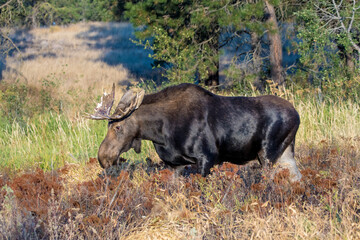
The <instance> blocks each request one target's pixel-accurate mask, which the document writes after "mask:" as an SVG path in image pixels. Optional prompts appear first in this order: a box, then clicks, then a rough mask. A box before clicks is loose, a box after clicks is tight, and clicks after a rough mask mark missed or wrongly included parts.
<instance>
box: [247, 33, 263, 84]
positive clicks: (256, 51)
mask: <svg viewBox="0 0 360 240" xmlns="http://www.w3.org/2000/svg"><path fill="white" fill-rule="evenodd" d="M250 36H251V52H252V66H251V72H252V73H253V74H254V75H255V79H254V82H253V84H254V86H255V87H256V88H257V89H260V90H262V89H263V84H262V82H261V81H260V72H261V58H260V51H261V44H259V41H260V39H259V35H258V34H257V33H256V32H255V31H253V32H251V33H250Z"/></svg>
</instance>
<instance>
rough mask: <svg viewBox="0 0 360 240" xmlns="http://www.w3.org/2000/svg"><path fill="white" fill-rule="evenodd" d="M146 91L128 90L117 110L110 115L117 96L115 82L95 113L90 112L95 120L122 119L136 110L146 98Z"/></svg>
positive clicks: (102, 98) (90, 115) (91, 117)
mask: <svg viewBox="0 0 360 240" xmlns="http://www.w3.org/2000/svg"><path fill="white" fill-rule="evenodd" d="M144 95H145V91H144V90H142V91H141V92H138V93H134V92H133V91H132V90H129V91H127V92H126V93H125V94H124V95H123V96H122V98H121V100H120V102H119V104H118V106H117V107H116V109H115V112H114V113H113V114H112V115H110V111H111V108H112V106H113V104H114V98H115V84H113V87H112V92H111V93H110V94H106V93H104V95H103V96H102V97H101V102H100V103H98V105H97V107H96V108H95V113H94V114H88V115H89V118H90V119H93V120H109V121H110V120H120V119H122V118H125V117H127V116H129V115H130V114H131V113H132V112H133V111H134V110H136V109H138V108H139V106H140V105H141V103H142V101H143V99H144Z"/></svg>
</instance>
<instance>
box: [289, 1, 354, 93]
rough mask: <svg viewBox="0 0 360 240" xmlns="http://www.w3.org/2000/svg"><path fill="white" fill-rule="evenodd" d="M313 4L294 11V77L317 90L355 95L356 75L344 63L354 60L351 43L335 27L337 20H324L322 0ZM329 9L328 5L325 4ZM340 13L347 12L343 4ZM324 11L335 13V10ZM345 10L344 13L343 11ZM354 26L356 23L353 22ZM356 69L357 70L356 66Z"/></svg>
mask: <svg viewBox="0 0 360 240" xmlns="http://www.w3.org/2000/svg"><path fill="white" fill-rule="evenodd" d="M317 4H319V6H318V7H317V8H316V7H315V6H314V5H313V3H309V4H308V5H307V7H305V8H304V9H303V10H301V11H298V12H297V13H295V15H296V16H297V19H296V20H297V22H298V25H297V30H298V34H297V37H298V38H299V39H300V42H299V43H296V48H297V50H298V53H299V55H300V59H299V64H298V67H299V70H298V71H297V73H296V75H295V77H294V79H296V82H297V83H299V84H300V85H301V86H302V87H307V86H308V85H309V83H310V84H311V85H312V86H314V87H315V88H318V89H319V90H320V91H321V92H323V93H325V95H326V94H329V96H333V97H342V98H353V97H354V98H356V97H357V96H358V93H359V90H360V89H359V87H358V86H357V84H356V83H357V78H353V75H352V74H353V71H354V69H350V66H348V65H347V64H348V62H347V61H349V59H346V58H350V61H352V62H356V59H355V58H354V55H353V50H354V49H353V47H352V45H351V43H350V40H349V38H348V36H347V35H346V33H345V32H344V31H341V30H336V29H339V28H338V24H337V23H334V22H327V23H326V22H325V21H324V19H326V18H325V17H324V16H323V15H322V11H321V10H319V9H320V8H321V9H322V8H324V7H325V6H327V4H326V1H318V2H317ZM327 9H329V11H331V9H332V8H327ZM343 10H344V11H342V14H344V15H343V16H349V15H348V14H350V13H349V10H351V7H349V6H347V7H344V8H343ZM345 10H346V11H347V13H346V11H345ZM332 11H333V12H331V13H330V12H328V14H329V16H330V15H333V16H335V14H336V13H335V12H334V11H335V10H334V9H332ZM346 14H347V15H346ZM353 27H355V29H356V24H354V25H353ZM356 71H357V70H356Z"/></svg>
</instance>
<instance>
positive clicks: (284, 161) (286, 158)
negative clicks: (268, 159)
mask: <svg viewBox="0 0 360 240" xmlns="http://www.w3.org/2000/svg"><path fill="white" fill-rule="evenodd" d="M284 168H285V169H289V172H290V179H291V181H292V182H296V181H300V179H301V177H302V175H301V173H300V171H299V169H298V167H297V166H296V162H295V159H294V143H291V144H290V145H289V146H288V147H287V148H286V149H285V151H284V153H283V154H282V155H281V157H280V158H279V159H278V160H277V162H276V169H275V171H278V170H279V169H284Z"/></svg>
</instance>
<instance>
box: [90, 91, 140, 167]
mask: <svg viewBox="0 0 360 240" xmlns="http://www.w3.org/2000/svg"><path fill="white" fill-rule="evenodd" d="M144 95H145V91H143V90H142V91H140V92H138V93H135V92H133V91H132V90H129V91H127V92H126V93H125V94H124V95H123V96H122V98H121V100H120V102H119V104H118V105H117V107H116V109H115V111H114V113H113V114H110V111H111V108H112V106H113V104H114V99H115V84H114V85H113V87H112V91H111V93H110V94H106V93H104V95H103V96H102V98H101V102H100V103H98V105H97V107H96V108H95V113H94V114H89V116H88V117H89V118H90V119H93V120H108V122H109V123H108V132H107V135H106V137H105V139H104V140H103V141H102V143H101V145H100V148H99V151H98V160H99V163H100V166H101V167H103V168H108V167H110V166H112V165H114V164H115V163H116V162H117V161H118V160H119V159H120V155H121V153H123V152H126V151H128V150H129V149H130V148H134V150H135V152H137V153H139V152H140V150H141V140H140V139H136V136H137V133H138V129H137V125H136V123H135V121H134V119H132V118H130V115H131V114H132V113H133V112H134V111H135V110H136V109H138V108H139V107H140V105H141V103H142V101H143V99H144Z"/></svg>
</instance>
